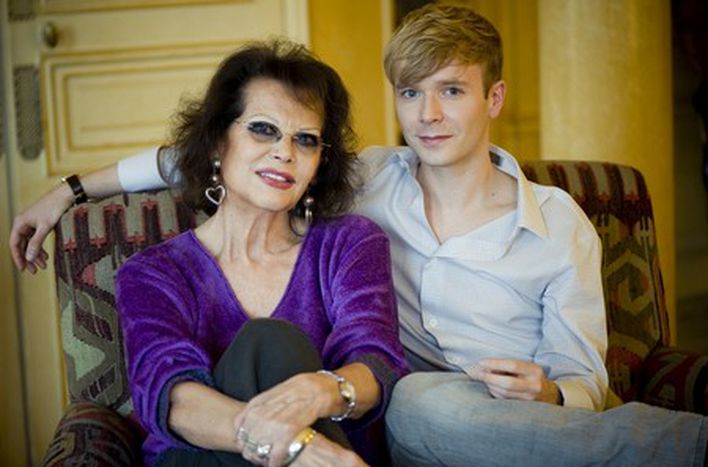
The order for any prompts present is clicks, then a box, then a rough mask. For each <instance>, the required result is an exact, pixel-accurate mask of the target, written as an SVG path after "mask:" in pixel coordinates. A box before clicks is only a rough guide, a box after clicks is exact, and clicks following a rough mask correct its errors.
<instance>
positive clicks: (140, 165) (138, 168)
mask: <svg viewBox="0 0 708 467" xmlns="http://www.w3.org/2000/svg"><path fill="white" fill-rule="evenodd" d="M164 151H165V152H166V153H165V154H164V155H163V157H162V158H158V153H159V148H158V147H154V148H150V149H147V150H145V151H143V152H139V153H137V154H135V155H133V156H130V157H128V158H126V159H122V160H120V161H118V181H119V182H120V186H121V188H123V191H126V192H134V191H145V190H157V189H160V188H167V187H168V186H174V185H176V184H177V183H178V182H179V178H180V177H179V176H178V175H177V174H175V173H174V172H175V171H174V168H175V164H176V160H175V151H174V150H172V149H171V148H167V149H165V150H164ZM163 174H164V175H163Z"/></svg>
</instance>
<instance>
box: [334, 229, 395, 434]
mask: <svg viewBox="0 0 708 467" xmlns="http://www.w3.org/2000/svg"><path fill="white" fill-rule="evenodd" d="M352 218H353V219H354V221H353V225H351V224H350V225H349V226H348V228H347V229H346V231H347V232H350V234H346V235H343V236H341V238H339V239H338V240H337V242H335V247H334V251H333V252H332V255H331V257H330V261H329V264H328V268H329V274H328V276H329V277H330V284H329V285H330V287H329V301H330V306H329V307H328V308H329V310H328V311H329V313H330V320H331V322H332V332H331V333H330V335H329V337H328V338H327V341H326V343H325V347H324V349H323V356H324V364H325V366H326V367H327V368H330V369H336V368H339V367H341V366H343V365H346V364H349V363H354V362H360V363H364V364H365V365H367V366H368V367H369V369H370V370H371V371H372V372H373V374H374V376H375V377H376V379H377V381H378V382H379V385H380V387H381V402H380V404H379V405H378V406H377V407H375V408H373V409H372V410H370V411H369V412H368V413H367V414H366V415H365V416H364V417H363V418H362V419H360V420H357V421H356V422H353V423H354V425H355V427H356V428H357V429H359V428H363V427H365V426H367V425H368V424H369V423H371V422H373V421H375V420H377V419H378V418H379V417H381V416H383V414H384V412H385V410H386V406H387V405H388V401H389V398H390V396H391V392H392V390H393V386H394V384H395V383H396V381H398V379H400V378H401V377H402V376H404V375H405V374H406V373H407V372H408V367H407V364H406V361H405V357H404V355H403V347H402V345H401V342H400V340H399V337H398V316H397V311H396V298H395V294H394V289H393V280H392V273H391V258H390V251H389V244H388V238H387V237H386V235H385V234H384V233H383V231H382V230H381V229H380V228H379V227H378V226H377V225H376V224H374V223H373V222H371V221H369V220H368V219H365V218H363V217H359V216H352Z"/></svg>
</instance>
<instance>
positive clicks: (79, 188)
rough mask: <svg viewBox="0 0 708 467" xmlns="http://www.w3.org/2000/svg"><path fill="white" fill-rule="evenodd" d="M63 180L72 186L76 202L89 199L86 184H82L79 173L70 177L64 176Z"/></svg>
mask: <svg viewBox="0 0 708 467" xmlns="http://www.w3.org/2000/svg"><path fill="white" fill-rule="evenodd" d="M61 181H62V182H64V183H66V184H67V185H69V188H71V191H72V192H73V193H74V204H81V203H85V202H86V201H88V196H86V192H85V191H84V186H83V185H82V184H81V180H79V176H78V175H69V176H68V177H64V178H62V179H61Z"/></svg>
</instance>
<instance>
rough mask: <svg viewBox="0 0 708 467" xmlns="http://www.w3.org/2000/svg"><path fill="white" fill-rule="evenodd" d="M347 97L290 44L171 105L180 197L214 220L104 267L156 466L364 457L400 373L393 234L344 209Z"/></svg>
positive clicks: (224, 69)
mask: <svg viewBox="0 0 708 467" xmlns="http://www.w3.org/2000/svg"><path fill="white" fill-rule="evenodd" d="M352 139H353V134H352V131H351V129H350V126H349V100H348V95H347V92H346V90H345V89H344V87H343V85H342V83H341V80H340V79H339V77H338V76H337V74H336V72H335V71H334V70H332V69H331V68H330V67H329V66H327V65H325V64H323V63H322V62H320V61H318V60H316V59H315V58H313V57H312V56H311V55H310V54H309V52H307V51H306V49H304V48H303V47H301V46H297V45H294V44H291V43H287V42H272V43H266V44H262V43H256V44H251V45H248V46H246V47H244V48H242V49H240V50H238V51H237V52H236V53H234V54H233V55H232V56H230V57H228V58H227V59H226V60H225V61H224V62H223V63H222V64H221V66H220V68H219V70H218V71H217V73H216V75H215V76H214V77H213V79H212V81H211V84H210V86H209V88H208V91H207V93H206V96H205V97H204V99H203V100H202V101H201V102H199V103H198V104H195V105H191V106H189V107H188V108H187V109H186V110H184V111H183V112H182V113H181V114H180V118H179V124H178V126H177V129H176V131H175V136H174V141H173V142H172V145H173V146H174V147H175V148H176V149H177V150H178V151H179V153H180V154H181V156H180V158H179V162H178V169H179V172H180V173H181V174H182V180H181V185H182V193H183V196H184V198H185V200H187V201H188V202H190V203H192V204H193V205H194V206H195V207H199V208H203V209H205V210H207V212H208V213H210V214H211V217H210V218H209V219H208V220H207V221H206V222H205V223H204V224H202V225H201V226H199V227H197V228H196V229H194V230H192V231H187V232H185V233H183V234H181V235H178V236H177V237H175V238H173V239H171V240H169V241H167V242H164V243H162V244H159V245H156V246H153V247H151V248H149V249H146V250H144V251H143V252H141V253H138V254H136V255H134V256H133V257H131V258H130V259H129V260H127V261H126V263H125V264H124V266H123V267H122V268H121V269H120V271H119V273H118V277H117V289H116V300H117V305H118V309H119V312H120V318H121V324H122V326H123V332H124V337H125V348H126V355H127V357H126V358H127V368H128V373H129V374H128V376H129V380H130V384H131V388H132V394H133V401H134V404H135V410H136V412H137V415H138V416H139V418H140V420H141V422H142V424H143V426H144V427H145V429H146V430H147V432H148V437H147V440H146V441H145V444H144V447H143V450H144V455H145V461H146V464H148V465H152V464H157V465H200V466H201V465H242V464H243V465H247V464H248V463H249V462H252V463H256V464H261V465H288V464H293V465H333V464H335V463H337V464H345V465H346V464H351V465H359V464H360V463H362V461H361V459H360V458H359V457H358V456H357V455H355V454H354V453H353V452H352V451H350V450H348V449H347V448H349V447H353V449H354V451H356V452H357V453H358V454H359V455H361V456H362V457H363V458H364V459H366V460H367V461H368V462H371V463H379V462H381V459H380V458H377V455H379V454H380V451H381V450H382V449H385V446H384V445H383V444H378V443H382V442H383V439H382V436H381V435H382V431H380V425H378V424H377V422H378V421H380V418H381V417H382V415H383V413H384V410H385V407H386V403H387V402H388V399H389V395H390V393H391V389H392V387H393V384H394V383H395V381H396V380H397V379H398V378H399V377H401V376H402V375H403V374H404V373H405V372H406V367H405V361H404V357H403V350H402V347H401V345H400V342H399V340H398V328H397V324H398V323H397V319H396V311H395V298H394V294H393V287H392V280H391V268H390V264H389V261H390V260H389V249H388V241H387V239H386V236H385V235H384V233H383V232H382V231H381V230H380V229H379V228H378V227H377V226H376V225H375V224H374V223H372V222H371V221H369V220H367V219H365V218H362V217H358V216H352V215H350V216H347V215H342V214H343V212H344V210H345V209H347V208H348V207H349V205H350V201H351V199H352V196H353V192H354V187H353V183H352V174H353V167H352V164H354V163H355V157H354V154H353V152H352V150H351V148H350V145H351V144H352Z"/></svg>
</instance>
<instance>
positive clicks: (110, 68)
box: [42, 43, 233, 176]
mask: <svg viewBox="0 0 708 467" xmlns="http://www.w3.org/2000/svg"><path fill="white" fill-rule="evenodd" d="M232 47H233V43H229V44H220V45H215V46H211V47H198V48H195V47H184V48H160V49H134V50H130V49H125V50H111V51H106V52H103V53H92V54H70V53H69V54H63V55H61V56H52V57H48V58H46V59H45V60H43V62H42V81H43V89H44V96H43V102H44V106H43V108H44V112H45V121H46V127H45V131H46V134H47V138H46V139H47V145H46V150H47V157H46V161H47V173H48V174H49V175H50V176H56V175H64V174H68V173H73V172H80V171H85V170H86V168H93V167H100V166H104V165H106V164H108V163H111V162H114V161H116V160H118V159H119V158H121V157H122V156H125V154H129V153H130V152H134V151H136V150H139V149H141V148H144V147H149V146H157V145H160V144H162V143H164V142H165V139H166V136H167V135H166V133H165V131H166V128H167V127H168V123H169V120H170V118H171V116H172V115H173V113H174V110H175V108H176V107H177V104H178V103H179V101H180V100H181V99H183V98H185V97H187V98H194V97H198V96H200V95H201V94H202V92H203V90H204V89H205V87H206V85H207V83H208V80H209V78H210V77H211V75H212V74H213V72H214V70H215V69H216V67H217V65H218V64H219V62H220V61H221V60H222V59H223V57H224V56H225V54H226V53H228V52H230V51H231V50H232ZM135 103H139V107H138V108H136V106H135Z"/></svg>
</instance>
